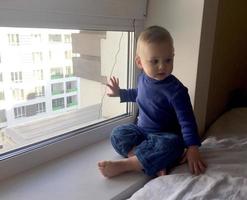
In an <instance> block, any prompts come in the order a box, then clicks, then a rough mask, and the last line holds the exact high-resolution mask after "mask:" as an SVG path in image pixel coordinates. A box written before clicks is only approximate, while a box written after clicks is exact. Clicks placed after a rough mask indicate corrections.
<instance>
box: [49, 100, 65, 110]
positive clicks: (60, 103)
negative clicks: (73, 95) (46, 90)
mask: <svg viewBox="0 0 247 200" xmlns="http://www.w3.org/2000/svg"><path fill="white" fill-rule="evenodd" d="M63 108H64V98H59V99H53V100H52V110H53V111H56V110H60V109H63Z"/></svg>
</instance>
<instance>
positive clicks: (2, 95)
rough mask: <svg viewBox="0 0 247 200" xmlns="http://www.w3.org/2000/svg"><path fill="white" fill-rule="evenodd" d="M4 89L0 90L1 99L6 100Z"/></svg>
mask: <svg viewBox="0 0 247 200" xmlns="http://www.w3.org/2000/svg"><path fill="white" fill-rule="evenodd" d="M4 99H5V98H4V91H0V100H4Z"/></svg>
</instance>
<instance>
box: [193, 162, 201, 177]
mask: <svg viewBox="0 0 247 200" xmlns="http://www.w3.org/2000/svg"><path fill="white" fill-rule="evenodd" d="M193 169H194V174H195V175H199V174H200V170H199V168H198V165H197V163H194V164H193Z"/></svg>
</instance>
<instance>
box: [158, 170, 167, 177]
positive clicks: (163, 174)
mask: <svg viewBox="0 0 247 200" xmlns="http://www.w3.org/2000/svg"><path fill="white" fill-rule="evenodd" d="M156 175H157V176H165V175H167V173H166V170H165V169H163V170H160V171H159V172H157V174H156Z"/></svg>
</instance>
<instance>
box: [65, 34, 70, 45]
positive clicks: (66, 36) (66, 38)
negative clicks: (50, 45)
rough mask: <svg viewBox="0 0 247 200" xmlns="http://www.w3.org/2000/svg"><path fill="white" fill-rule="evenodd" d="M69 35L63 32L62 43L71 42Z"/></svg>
mask: <svg viewBox="0 0 247 200" xmlns="http://www.w3.org/2000/svg"><path fill="white" fill-rule="evenodd" d="M71 42H72V41H71V35H70V34H65V35H64V43H71Z"/></svg>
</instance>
